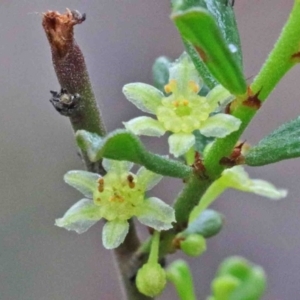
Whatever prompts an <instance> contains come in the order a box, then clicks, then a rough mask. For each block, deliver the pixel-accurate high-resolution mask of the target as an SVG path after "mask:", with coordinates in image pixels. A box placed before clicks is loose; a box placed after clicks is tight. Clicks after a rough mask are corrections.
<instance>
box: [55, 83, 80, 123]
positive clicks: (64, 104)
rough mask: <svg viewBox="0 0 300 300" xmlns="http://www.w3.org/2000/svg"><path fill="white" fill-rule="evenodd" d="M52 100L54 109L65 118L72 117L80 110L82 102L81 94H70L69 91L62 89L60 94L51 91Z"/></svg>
mask: <svg viewBox="0 0 300 300" xmlns="http://www.w3.org/2000/svg"><path fill="white" fill-rule="evenodd" d="M50 93H51V94H52V98H51V99H50V102H51V103H52V105H53V106H54V108H55V109H56V110H57V111H58V112H59V113H60V114H61V115H63V116H67V117H70V116H72V115H73V113H74V111H75V110H76V109H77V108H78V106H79V102H80V95H79V94H77V93H76V94H74V95H73V94H69V93H68V91H67V90H66V89H64V88H62V89H61V90H60V93H59V92H55V91H50Z"/></svg>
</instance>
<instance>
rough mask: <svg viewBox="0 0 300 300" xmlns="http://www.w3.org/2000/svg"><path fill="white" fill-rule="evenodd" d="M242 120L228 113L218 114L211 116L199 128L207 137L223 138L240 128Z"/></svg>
mask: <svg viewBox="0 0 300 300" xmlns="http://www.w3.org/2000/svg"><path fill="white" fill-rule="evenodd" d="M240 125H241V120H240V119H238V118H235V117H233V116H230V115H226V114H217V115H214V116H212V117H209V118H208V119H207V120H206V121H205V122H204V123H203V125H202V126H201V128H199V130H200V132H201V133H202V134H203V135H205V136H207V137H218V138H223V137H225V136H226V135H228V134H230V133H231V132H233V131H236V130H238V129H239V127H240Z"/></svg>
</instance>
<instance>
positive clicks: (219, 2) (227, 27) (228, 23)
mask: <svg viewBox="0 0 300 300" xmlns="http://www.w3.org/2000/svg"><path fill="white" fill-rule="evenodd" d="M205 2H206V7H207V10H208V11H209V12H210V13H211V14H212V15H213V16H214V18H215V20H216V21H217V23H218V25H219V29H220V30H221V32H222V34H223V37H224V39H225V41H226V43H227V45H228V46H229V47H230V48H231V50H232V51H231V53H232V56H233V57H234V59H235V60H236V62H237V63H238V64H239V66H240V68H241V69H242V66H243V57H242V50H241V41H240V35H239V31H238V28H237V24H236V19H235V15H234V11H233V6H232V5H230V4H229V3H228V2H229V1H228V0H205Z"/></svg>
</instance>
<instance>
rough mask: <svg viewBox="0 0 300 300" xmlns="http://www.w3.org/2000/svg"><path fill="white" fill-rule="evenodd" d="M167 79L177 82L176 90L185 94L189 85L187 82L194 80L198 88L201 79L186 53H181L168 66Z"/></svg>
mask: <svg viewBox="0 0 300 300" xmlns="http://www.w3.org/2000/svg"><path fill="white" fill-rule="evenodd" d="M169 72H170V76H169V80H172V79H175V80H176V82H177V84H178V91H180V93H182V94H185V93H186V91H187V90H188V87H189V82H190V81H194V82H195V83H196V84H197V85H198V86H199V88H201V86H202V80H201V78H200V77H199V75H198V72H197V70H196V69H195V66H194V64H193V63H192V61H191V59H190V58H189V56H188V55H187V54H186V53H183V54H182V55H181V56H180V57H179V58H178V59H177V60H176V61H175V62H174V63H173V64H172V66H171V67H170V69H169Z"/></svg>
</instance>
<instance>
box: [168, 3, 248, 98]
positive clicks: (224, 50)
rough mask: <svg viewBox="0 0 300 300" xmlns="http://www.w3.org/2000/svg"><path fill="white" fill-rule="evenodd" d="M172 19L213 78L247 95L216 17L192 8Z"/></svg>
mask: <svg viewBox="0 0 300 300" xmlns="http://www.w3.org/2000/svg"><path fill="white" fill-rule="evenodd" d="M171 17H172V19H173V21H174V22H175V24H176V26H177V28H178V30H179V32H180V34H181V35H182V37H183V38H184V39H186V40H188V41H189V42H190V43H192V45H193V46H194V47H195V49H196V50H197V52H198V54H199V55H200V56H201V58H202V60H203V61H204V63H205V64H206V66H207V67H208V69H209V70H210V72H211V73H212V74H213V76H214V77H215V78H216V79H217V80H218V81H219V82H220V83H221V84H222V85H223V86H224V87H225V88H227V89H228V90H229V91H230V92H231V93H233V94H244V93H245V92H246V81H245V79H244V76H243V74H242V72H241V69H240V66H239V64H238V63H237V62H236V60H235V59H234V57H233V55H232V53H231V51H230V49H229V48H228V46H227V45H226V42H225V40H224V38H223V37H222V33H221V31H220V30H219V28H218V26H217V24H216V22H215V20H214V18H213V16H212V15H211V14H210V13H209V12H208V11H207V10H205V9H202V8H192V9H189V10H186V11H179V12H175V13H173V14H172V16H171Z"/></svg>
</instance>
